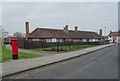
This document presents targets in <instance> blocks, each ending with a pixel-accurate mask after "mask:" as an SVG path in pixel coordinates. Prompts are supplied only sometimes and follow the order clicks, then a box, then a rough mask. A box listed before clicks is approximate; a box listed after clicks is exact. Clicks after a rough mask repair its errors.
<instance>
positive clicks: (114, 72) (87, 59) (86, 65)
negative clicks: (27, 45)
mask: <svg viewBox="0 0 120 81" xmlns="http://www.w3.org/2000/svg"><path fill="white" fill-rule="evenodd" d="M119 50H120V48H119ZM17 79H118V45H117V44H115V45H113V46H111V47H107V48H104V49H101V50H98V51H95V52H92V53H90V54H88V55H84V56H81V57H78V58H74V59H71V60H68V61H64V62H61V63H57V64H53V65H50V66H46V67H43V68H39V69H36V70H32V71H29V72H27V73H25V74H21V75H20V76H19V77H17Z"/></svg>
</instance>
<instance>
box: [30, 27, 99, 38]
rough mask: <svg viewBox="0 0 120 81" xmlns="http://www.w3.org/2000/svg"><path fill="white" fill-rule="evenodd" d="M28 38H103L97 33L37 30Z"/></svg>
mask: <svg viewBox="0 0 120 81" xmlns="http://www.w3.org/2000/svg"><path fill="white" fill-rule="evenodd" d="M28 38H101V36H100V35H98V34H97V33H95V32H88V31H75V30H68V31H66V30H62V29H46V28H36V29H35V30H34V31H33V32H31V33H30V34H29V36H28Z"/></svg>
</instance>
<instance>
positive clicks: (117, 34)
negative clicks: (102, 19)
mask: <svg viewBox="0 0 120 81" xmlns="http://www.w3.org/2000/svg"><path fill="white" fill-rule="evenodd" d="M108 36H120V30H119V31H118V32H110V33H109V35H108Z"/></svg>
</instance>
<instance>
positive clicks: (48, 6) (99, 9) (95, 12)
mask: <svg viewBox="0 0 120 81" xmlns="http://www.w3.org/2000/svg"><path fill="white" fill-rule="evenodd" d="M117 13H118V12H117V3H99V2H97V3H94V2H93V3H92V2H91V3H89V2H84V3H83V2H79V3H77V2H76V3H73V2H67V3H64V2H58V3H55V2H51V3H48V2H47V3H4V4H3V24H4V26H5V28H6V29H7V30H8V31H9V32H11V33H14V32H16V31H20V32H25V28H24V22H25V21H30V31H32V30H33V29H35V28H36V27H50V28H63V26H64V25H65V24H68V25H69V29H74V25H78V26H79V29H80V30H91V31H95V32H97V31H98V30H99V28H103V27H104V26H106V27H107V33H108V32H109V30H111V29H113V30H114V31H115V30H117V28H118V27H117V24H118V23H117V18H118V14H117ZM13 29H14V30H13Z"/></svg>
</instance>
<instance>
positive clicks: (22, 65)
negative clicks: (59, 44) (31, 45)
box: [1, 44, 113, 77]
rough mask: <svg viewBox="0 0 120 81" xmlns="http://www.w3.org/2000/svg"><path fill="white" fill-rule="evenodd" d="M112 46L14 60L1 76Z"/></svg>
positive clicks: (5, 67)
mask: <svg viewBox="0 0 120 81" xmlns="http://www.w3.org/2000/svg"><path fill="white" fill-rule="evenodd" d="M112 45H113V44H107V45H100V46H95V47H91V48H85V49H83V50H78V51H72V52H68V53H62V54H55V55H51V56H46V57H39V58H31V59H20V60H12V61H9V62H3V63H2V75H1V76H2V77H5V76H9V75H12V74H16V73H20V72H24V71H28V70H31V69H34V68H37V67H42V66H46V65H50V64H53V63H57V62H61V61H65V60H68V59H72V58H75V57H79V56H81V55H85V54H88V53H91V52H93V51H97V50H99V49H103V48H106V47H109V46H112Z"/></svg>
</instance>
